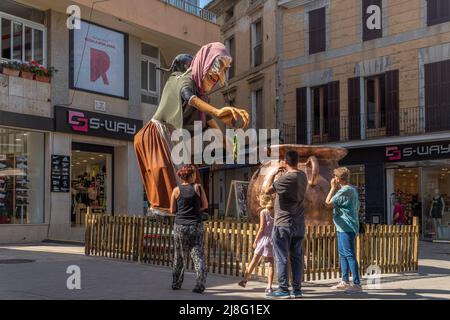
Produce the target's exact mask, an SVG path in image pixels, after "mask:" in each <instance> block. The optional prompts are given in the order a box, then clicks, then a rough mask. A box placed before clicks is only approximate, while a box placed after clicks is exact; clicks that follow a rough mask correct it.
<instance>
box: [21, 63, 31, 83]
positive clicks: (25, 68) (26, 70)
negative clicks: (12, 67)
mask: <svg viewBox="0 0 450 320" xmlns="http://www.w3.org/2000/svg"><path fill="white" fill-rule="evenodd" d="M20 77H21V78H25V79H28V80H33V78H34V73H33V66H32V65H31V64H29V63H22V64H21V65H20Z"/></svg>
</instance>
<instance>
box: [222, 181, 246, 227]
mask: <svg viewBox="0 0 450 320" xmlns="http://www.w3.org/2000/svg"><path fill="white" fill-rule="evenodd" d="M248 185H249V182H248V181H238V180H232V181H231V187H230V192H229V193H228V200H227V207H226V209H225V217H235V218H239V219H242V218H247V217H248V206H247V204H248V201H247V190H248Z"/></svg>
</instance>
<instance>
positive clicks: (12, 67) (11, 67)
mask: <svg viewBox="0 0 450 320" xmlns="http://www.w3.org/2000/svg"><path fill="white" fill-rule="evenodd" d="M2 73H3V74H6V75H8V76H15V77H18V76H19V74H20V63H19V62H17V61H8V62H3V63H2Z"/></svg>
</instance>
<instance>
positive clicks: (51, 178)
mask: <svg viewBox="0 0 450 320" xmlns="http://www.w3.org/2000/svg"><path fill="white" fill-rule="evenodd" d="M71 5H76V7H75V8H74V7H70V6H71ZM193 6H195V4H189V8H193ZM69 7H70V8H69ZM186 8H187V7H186ZM197 9H198V10H190V9H189V10H184V7H181V8H180V1H178V2H177V5H175V4H172V3H169V2H168V1H157V0H152V1H144V0H135V1H133V5H132V6H130V5H129V3H127V2H124V1H118V0H114V1H106V2H101V3H94V4H92V1H90V0H75V1H65V0H63V1H48V0H24V1H11V0H5V1H2V2H1V3H0V26H1V27H0V33H1V35H2V41H1V44H0V52H1V60H2V62H4V63H6V62H13V61H16V62H30V61H36V62H37V63H39V64H41V65H43V66H45V67H54V68H56V69H57V70H58V72H56V73H55V74H54V75H53V77H52V79H51V83H45V82H40V81H37V80H32V79H26V78H24V77H21V76H20V77H19V76H14V75H11V74H9V73H8V72H7V71H8V70H7V68H3V73H2V74H0V82H1V86H0V242H3V243H5V242H9V243H13V242H31V241H41V240H44V239H54V240H83V239H84V227H83V225H84V216H85V214H86V212H87V211H88V210H90V211H91V212H99V213H108V214H130V215H142V214H144V212H145V210H146V208H145V207H146V205H147V204H146V197H145V195H144V190H143V186H142V182H141V176H140V172H139V170H138V166H137V163H136V158H135V153H134V149H133V136H134V134H135V133H136V132H137V131H138V130H139V129H140V128H141V127H142V125H143V124H144V123H145V122H147V121H148V120H149V119H150V118H151V116H152V115H153V113H154V111H155V110H156V106H157V104H158V99H159V94H160V90H161V89H162V87H163V85H164V80H165V76H164V75H163V74H160V72H159V71H158V70H157V68H158V67H160V66H161V67H167V66H168V65H170V63H171V61H172V59H173V58H174V57H175V56H176V55H177V54H179V53H182V52H184V53H190V54H194V53H195V52H196V51H197V50H198V48H199V47H200V46H201V45H203V44H205V43H208V42H212V41H217V40H218V39H219V27H218V26H217V25H216V24H214V23H212V22H211V21H212V20H213V17H214V15H213V14H212V13H208V12H206V11H204V10H200V8H197ZM77 10H79V11H77ZM78 14H80V16H79V17H80V18H81V20H79V24H77V22H76V21H78V20H77V19H74V17H77V15H78ZM148 17H153V18H152V19H148ZM167 21H171V22H170V23H167Z"/></svg>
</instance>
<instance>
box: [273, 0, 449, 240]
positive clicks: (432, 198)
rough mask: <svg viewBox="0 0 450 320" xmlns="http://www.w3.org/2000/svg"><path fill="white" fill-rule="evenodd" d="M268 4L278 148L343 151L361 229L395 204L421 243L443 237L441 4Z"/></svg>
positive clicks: (445, 58)
mask: <svg viewBox="0 0 450 320" xmlns="http://www.w3.org/2000/svg"><path fill="white" fill-rule="evenodd" d="M278 5H279V10H280V14H281V16H282V18H281V19H282V25H281V28H280V29H279V30H278V32H279V33H280V34H281V37H282V39H283V41H282V44H281V45H282V50H281V51H282V55H281V56H280V66H281V69H282V75H281V79H282V83H283V86H282V96H283V99H282V106H281V107H282V110H283V111H282V115H283V119H282V122H283V125H282V129H283V138H284V140H285V142H291V143H292V142H295V143H299V144H327V145H335V146H343V147H346V148H348V149H349V154H348V156H347V157H346V158H345V159H343V161H342V164H343V165H347V166H349V167H350V168H351V170H352V183H354V184H356V185H358V187H359V189H360V193H361V198H362V199H361V200H362V203H363V210H364V212H365V214H366V220H367V221H368V222H370V223H392V218H393V215H394V212H393V211H394V207H395V204H396V203H400V204H401V205H402V206H403V207H404V209H405V211H406V213H407V215H408V216H409V219H410V220H411V217H412V216H418V217H419V218H420V221H421V232H422V236H423V237H424V238H448V237H449V224H450V141H449V137H450V118H449V114H450V99H449V92H450V91H449V81H448V79H447V77H448V74H449V71H450V69H449V66H450V53H449V52H450V7H449V3H448V1H446V0H411V1H385V0H362V1H361V0H333V1H330V0H317V1H312V0H292V1H288V0H280V1H278ZM291 119H292V120H291ZM294 119H295V120H294ZM442 207H443V208H442ZM441 209H442V210H441ZM442 212H443V214H442Z"/></svg>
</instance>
